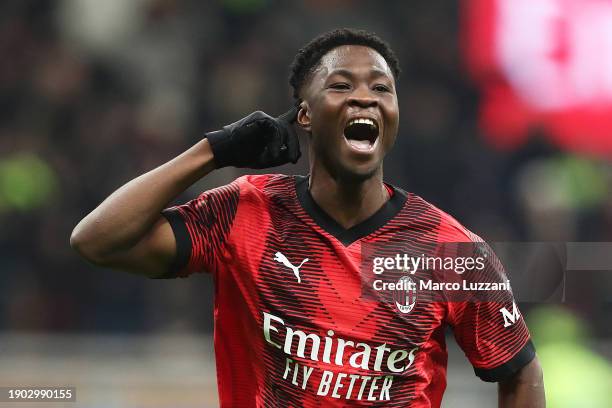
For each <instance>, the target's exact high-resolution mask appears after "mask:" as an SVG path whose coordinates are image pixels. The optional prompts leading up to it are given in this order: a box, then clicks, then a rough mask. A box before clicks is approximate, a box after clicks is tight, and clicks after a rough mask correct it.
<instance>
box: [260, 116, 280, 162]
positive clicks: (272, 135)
mask: <svg viewBox="0 0 612 408" xmlns="http://www.w3.org/2000/svg"><path fill="white" fill-rule="evenodd" d="M260 129H261V131H262V138H263V140H262V143H263V144H265V150H264V152H263V157H262V160H263V161H265V162H276V161H278V159H279V157H280V156H281V154H282V153H283V151H284V149H285V148H286V147H285V146H284V143H283V137H282V134H281V131H280V129H279V127H278V125H276V123H274V119H272V118H270V119H269V120H262V121H261V124H260Z"/></svg>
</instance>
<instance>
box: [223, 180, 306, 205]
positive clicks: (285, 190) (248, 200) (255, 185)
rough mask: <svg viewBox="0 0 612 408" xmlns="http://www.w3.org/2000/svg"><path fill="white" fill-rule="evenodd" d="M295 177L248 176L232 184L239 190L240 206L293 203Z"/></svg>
mask: <svg viewBox="0 0 612 408" xmlns="http://www.w3.org/2000/svg"><path fill="white" fill-rule="evenodd" d="M296 177H297V176H289V175H285V174H250V175H245V176H242V177H239V178H237V179H236V180H235V181H234V182H233V183H232V184H235V185H236V186H237V187H238V188H239V189H240V202H241V206H242V205H249V204H251V205H252V204H261V205H269V204H271V203H280V202H284V201H294V197H295V183H296Z"/></svg>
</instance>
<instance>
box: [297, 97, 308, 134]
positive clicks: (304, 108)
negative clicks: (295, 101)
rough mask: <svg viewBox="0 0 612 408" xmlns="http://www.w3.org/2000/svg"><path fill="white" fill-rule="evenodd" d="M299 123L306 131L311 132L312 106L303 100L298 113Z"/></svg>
mask: <svg viewBox="0 0 612 408" xmlns="http://www.w3.org/2000/svg"><path fill="white" fill-rule="evenodd" d="M296 121H297V124H298V125H299V126H300V127H301V128H302V129H303V130H304V131H306V132H308V133H310V131H311V127H310V107H309V106H308V102H306V101H302V102H301V103H300V107H299V110H298V114H297V119H296Z"/></svg>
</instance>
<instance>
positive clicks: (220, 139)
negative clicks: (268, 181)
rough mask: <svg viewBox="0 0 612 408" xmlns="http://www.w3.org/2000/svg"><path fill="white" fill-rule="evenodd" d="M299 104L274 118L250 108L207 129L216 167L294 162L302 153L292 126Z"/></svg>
mask: <svg viewBox="0 0 612 408" xmlns="http://www.w3.org/2000/svg"><path fill="white" fill-rule="evenodd" d="M297 112H298V107H297V106H294V107H293V108H291V109H290V110H289V111H287V112H285V113H284V114H282V115H280V116H279V117H277V118H273V117H272V116H270V115H267V114H265V113H263V112H261V111H257V112H253V113H251V114H250V115H249V116H247V117H245V118H243V119H240V120H239V121H238V122H235V123H232V124H231V125H227V126H224V127H223V129H222V130H217V131H215V132H209V133H207V134H206V138H207V139H208V142H209V143H210V147H211V148H212V151H213V155H214V158H215V163H216V165H217V168H221V167H226V166H234V167H249V168H252V169H264V168H267V167H274V166H280V165H281V164H285V163H289V162H291V163H297V161H298V159H299V158H300V156H301V153H300V144H299V141H298V137H297V133H296V130H295V125H294V124H293V122H295V119H296V117H297Z"/></svg>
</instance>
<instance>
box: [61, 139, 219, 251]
mask: <svg viewBox="0 0 612 408" xmlns="http://www.w3.org/2000/svg"><path fill="white" fill-rule="evenodd" d="M214 168H215V164H214V161H213V154H212V151H211V149H210V145H209V144H208V141H207V140H206V139H204V140H202V141H200V142H198V143H197V144H196V145H194V146H193V147H191V148H190V149H189V150H187V151H186V152H184V153H183V154H181V155H180V156H178V157H176V158H174V159H172V160H170V161H169V162H167V163H165V164H163V165H161V166H159V167H157V168H155V169H153V170H151V171H149V172H148V173H145V174H143V175H141V176H139V177H137V178H135V179H133V180H131V181H130V182H128V183H126V184H125V185H123V186H122V187H121V188H119V189H118V190H116V191H115V192H114V193H112V194H111V195H110V196H109V197H108V198H106V199H105V200H104V201H103V202H102V203H101V204H100V205H99V206H98V207H97V208H96V209H94V210H93V211H92V212H91V213H89V214H88V215H87V216H86V217H85V218H83V219H82V220H81V222H79V224H78V225H77V226H76V227H75V228H74V231H73V232H72V236H71V238H70V242H71V245H72V246H73V247H75V248H76V249H77V250H78V251H79V252H80V253H81V254H82V255H83V256H85V257H86V258H88V259H90V260H92V261H97V260H99V259H102V258H104V257H105V256H107V255H111V254H113V253H114V252H119V251H124V250H126V249H129V248H130V247H131V246H133V245H135V244H136V243H138V242H139V241H140V240H141V239H142V238H143V237H144V236H145V234H147V232H148V231H149V230H150V229H151V228H152V226H153V224H154V223H155V222H156V221H157V220H158V219H159V216H160V212H161V210H162V209H163V208H165V207H166V206H167V205H168V203H169V202H170V201H172V200H173V199H174V198H176V197H177V196H178V195H179V194H180V193H181V192H183V191H185V190H186V189H187V188H188V187H189V186H190V185H192V184H193V183H195V182H196V181H197V180H199V179H200V178H202V177H204V176H205V175H206V174H208V173H210V172H211V171H212V170H213V169H214Z"/></svg>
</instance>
